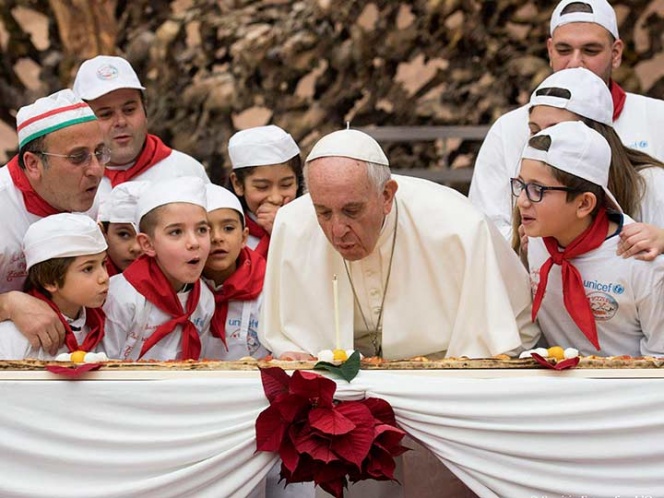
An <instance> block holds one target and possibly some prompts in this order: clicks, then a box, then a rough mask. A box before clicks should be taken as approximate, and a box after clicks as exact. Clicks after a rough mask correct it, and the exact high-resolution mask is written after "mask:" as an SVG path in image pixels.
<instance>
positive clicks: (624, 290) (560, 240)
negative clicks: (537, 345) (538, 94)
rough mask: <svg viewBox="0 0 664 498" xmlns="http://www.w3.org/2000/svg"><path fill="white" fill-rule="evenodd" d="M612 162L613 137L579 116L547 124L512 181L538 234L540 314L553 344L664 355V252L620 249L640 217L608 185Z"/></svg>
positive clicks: (533, 244)
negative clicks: (646, 257) (650, 257)
mask: <svg viewBox="0 0 664 498" xmlns="http://www.w3.org/2000/svg"><path fill="white" fill-rule="evenodd" d="M610 164H611V148H610V147H609V144H608V143H607V141H606V140H605V139H604V138H603V137H602V136H601V135H600V134H599V133H598V132H596V131H594V130H592V129H590V128H589V127H587V126H586V125H585V124H583V123H581V122H579V121H571V122H564V123H559V124H557V125H554V126H552V127H550V128H547V129H545V130H542V131H540V132H539V133H538V134H536V135H535V136H533V137H532V138H531V139H530V140H529V142H528V145H527V146H526V148H525V149H524V151H523V153H522V161H521V167H520V171H519V176H518V178H512V179H511V189H512V194H513V195H514V196H515V197H517V207H518V209H519V212H520V214H521V218H522V220H523V221H522V222H523V226H524V229H525V232H526V235H528V237H530V239H529V248H528V258H529V266H530V275H531V282H532V284H533V288H534V289H536V290H535V298H534V303H533V320H535V318H536V317H537V318H538V320H539V324H540V327H541V329H542V333H543V334H544V337H545V338H546V340H547V341H548V343H549V344H550V345H559V346H562V347H574V348H577V349H578V350H579V351H580V353H581V354H584V355H589V354H594V355H600V356H614V355H630V356H642V355H662V354H664V333H663V332H662V331H664V312H663V310H662V307H661V301H662V297H664V295H663V292H664V259H663V258H661V257H659V258H657V259H656V260H655V261H654V262H644V261H639V260H637V259H634V258H629V259H623V258H620V257H618V256H616V248H617V244H618V240H619V237H618V234H619V233H620V231H621V230H622V227H623V225H628V224H629V223H633V220H632V219H631V218H629V217H628V216H627V215H624V214H623V213H622V209H621V207H620V205H619V204H618V202H617V201H616V200H615V197H614V196H613V194H612V193H611V192H610V191H609V189H608V188H607V185H608V176H609V168H610ZM563 310H566V311H565V312H563Z"/></svg>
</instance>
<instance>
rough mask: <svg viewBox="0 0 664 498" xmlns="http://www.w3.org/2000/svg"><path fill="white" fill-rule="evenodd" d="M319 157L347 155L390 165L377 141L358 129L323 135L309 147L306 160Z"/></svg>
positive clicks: (359, 159)
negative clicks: (309, 150)
mask: <svg viewBox="0 0 664 498" xmlns="http://www.w3.org/2000/svg"><path fill="white" fill-rule="evenodd" d="M321 157H349V158H351V159H357V160H358V161H365V162H370V163H374V164H381V165H383V166H389V165H390V162H389V161H388V160H387V156H386V155H385V152H383V149H381V147H380V145H378V142H376V140H375V139H374V138H373V137H372V136H370V135H368V134H366V133H364V132H363V131H360V130H351V129H346V130H338V131H334V132H332V133H330V134H328V135H325V136H324V137H323V138H321V139H320V140H319V141H318V142H316V145H314V147H313V149H311V152H310V153H309V156H308V157H307V161H306V162H310V161H313V160H314V159H319V158H321Z"/></svg>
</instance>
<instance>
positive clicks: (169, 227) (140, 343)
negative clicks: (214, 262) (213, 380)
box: [104, 177, 215, 360]
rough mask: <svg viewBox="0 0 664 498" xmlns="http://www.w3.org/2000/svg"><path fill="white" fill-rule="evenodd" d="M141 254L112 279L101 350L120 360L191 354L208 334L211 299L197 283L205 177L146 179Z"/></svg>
mask: <svg viewBox="0 0 664 498" xmlns="http://www.w3.org/2000/svg"><path fill="white" fill-rule="evenodd" d="M136 225H137V226H138V227H139V234H138V236H137V237H138V241H139V244H140V245H141V249H142V251H143V255H142V256H140V257H139V258H138V259H137V260H136V261H134V262H133V263H132V264H130V265H129V267H128V268H127V269H126V270H125V271H124V272H122V274H120V275H116V276H115V277H114V278H113V279H112V280H111V288H110V290H109V296H108V300H107V302H106V304H105V305H104V311H105V312H106V315H107V322H106V336H105V338H104V349H105V351H106V353H107V354H108V355H109V357H112V358H116V357H117V358H121V359H126V360H137V359H144V360H150V359H152V360H190V359H193V360H198V359H199V358H203V357H204V356H205V354H206V348H207V347H208V344H209V342H210V341H211V340H212V337H211V335H210V321H211V319H212V315H213V313H214V307H215V305H214V297H213V296H212V292H211V291H210V289H208V288H207V286H206V285H205V284H203V283H201V273H202V271H203V267H204V266H205V262H206V260H207V257H208V253H209V252H210V230H209V225H208V221H207V211H206V195H205V183H204V182H203V180H202V179H200V178H198V177H181V178H173V179H170V180H164V181H163V182H156V183H154V184H151V185H150V187H149V188H148V189H146V190H145V191H144V192H143V193H142V194H141V196H140V197H139V199H138V203H137V206H136Z"/></svg>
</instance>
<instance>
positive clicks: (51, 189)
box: [0, 90, 110, 353]
mask: <svg viewBox="0 0 664 498" xmlns="http://www.w3.org/2000/svg"><path fill="white" fill-rule="evenodd" d="M16 126H17V133H18V140H19V153H18V155H17V156H15V157H13V158H12V159H11V160H10V161H9V163H8V164H7V165H6V166H5V167H3V168H0V212H1V213H2V216H3V222H2V224H0V320H12V321H13V322H14V324H15V325H16V327H17V328H18V329H19V330H20V331H21V333H23V334H24V335H25V336H26V338H27V339H28V340H29V341H30V344H31V345H32V346H33V347H35V348H42V349H44V350H45V351H49V352H52V353H53V352H55V351H56V350H57V349H58V347H59V346H60V344H61V343H62V341H63V339H64V334H65V331H64V327H63V326H62V323H61V322H60V320H59V319H58V317H57V315H56V314H55V313H54V312H53V310H51V308H50V307H49V306H48V305H47V304H46V303H44V302H42V301H39V300H38V299H35V298H33V297H31V296H29V295H27V294H24V293H22V292H17V291H21V290H22V288H23V283H24V281H25V278H26V276H27V272H26V263H25V256H24V254H23V249H22V245H21V243H22V240H23V236H24V235H25V232H26V230H27V229H28V227H29V226H30V225H32V224H33V223H34V222H36V221H38V220H40V219H42V218H44V217H46V216H49V215H52V214H56V213H63V212H81V211H87V210H89V209H90V208H91V207H92V204H93V201H94V198H95V196H96V194H97V190H98V187H99V182H100V181H101V178H102V176H103V174H104V165H105V164H106V162H107V161H108V158H109V156H110V152H109V150H108V149H107V147H106V146H105V144H104V138H103V135H102V133H101V129H100V127H99V124H98V122H97V118H96V117H95V115H94V113H93V112H92V110H91V109H90V107H89V106H88V105H87V104H86V103H85V102H83V101H82V100H80V99H77V98H76V96H75V95H74V93H73V92H72V91H71V90H61V91H59V92H56V93H54V94H52V95H49V96H47V97H44V98H40V99H38V100H37V101H35V102H34V103H32V104H30V105H27V106H24V107H22V108H20V109H19V111H18V113H17V115H16Z"/></svg>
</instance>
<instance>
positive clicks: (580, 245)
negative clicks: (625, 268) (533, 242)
mask: <svg viewBox="0 0 664 498" xmlns="http://www.w3.org/2000/svg"><path fill="white" fill-rule="evenodd" d="M608 230H609V217H608V215H607V213H606V209H604V208H601V209H600V210H599V212H598V213H597V216H596V217H595V219H594V220H593V223H592V224H591V225H590V226H589V227H588V228H587V229H586V230H585V231H584V232H583V233H582V234H581V235H579V236H578V237H577V238H576V239H574V240H573V241H572V243H571V244H569V245H568V246H567V247H566V248H565V250H564V251H562V252H561V251H559V250H558V241H557V240H556V239H554V238H553V237H544V238H543V241H544V244H545V246H546V249H547V251H548V252H549V255H550V257H549V259H547V260H546V261H545V262H544V264H543V265H542V266H541V268H540V282H539V285H538V286H537V292H536V293H535V299H534V300H533V310H532V320H533V321H535V318H536V317H537V312H538V311H539V308H540V305H541V304H542V300H543V299H544V293H545V292H546V285H547V283H548V280H549V271H550V270H551V267H552V266H553V265H554V264H556V265H560V266H561V274H562V284H563V302H564V303H565V309H566V310H567V312H568V313H569V315H570V317H572V320H574V323H576V325H577V326H578V327H579V329H580V330H581V332H583V335H585V336H586V337H587V338H588V340H589V341H590V342H591V344H592V345H593V346H595V349H597V350H598V351H599V350H600V346H599V338H598V336H597V325H596V323H595V316H594V315H593V312H592V309H591V307H590V302H589V301H588V298H587V297H586V291H585V288H584V287H583V280H582V278H581V274H580V273H579V270H577V269H576V267H575V266H574V265H573V264H572V263H571V262H570V260H572V259H574V258H576V257H577V256H580V255H582V254H585V253H587V252H590V251H592V250H593V249H597V248H598V247H599V246H601V245H602V244H603V243H604V241H605V240H606V236H607V232H608Z"/></svg>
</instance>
